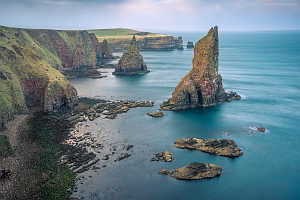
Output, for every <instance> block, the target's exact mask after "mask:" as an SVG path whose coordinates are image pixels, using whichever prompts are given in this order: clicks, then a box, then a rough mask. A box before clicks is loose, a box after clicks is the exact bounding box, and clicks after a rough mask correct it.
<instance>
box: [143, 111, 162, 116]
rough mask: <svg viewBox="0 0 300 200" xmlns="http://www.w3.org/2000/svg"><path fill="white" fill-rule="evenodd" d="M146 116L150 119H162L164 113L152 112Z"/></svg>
mask: <svg viewBox="0 0 300 200" xmlns="http://www.w3.org/2000/svg"><path fill="white" fill-rule="evenodd" d="M147 115H148V116H151V117H163V116H164V113H163V112H153V113H147Z"/></svg>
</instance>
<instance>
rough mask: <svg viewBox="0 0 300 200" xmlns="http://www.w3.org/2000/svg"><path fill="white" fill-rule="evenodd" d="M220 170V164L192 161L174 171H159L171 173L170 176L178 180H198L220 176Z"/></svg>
mask: <svg viewBox="0 0 300 200" xmlns="http://www.w3.org/2000/svg"><path fill="white" fill-rule="evenodd" d="M221 170H222V169H221V167H220V166H217V165H214V164H209V163H200V162H193V163H190V164H188V165H187V166H184V167H181V168H178V169H176V170H175V171H169V170H167V169H162V170H160V172H159V173H160V174H166V175H168V174H171V177H173V178H176V179H180V180H199V179H205V178H214V177H216V176H220V175H221Z"/></svg>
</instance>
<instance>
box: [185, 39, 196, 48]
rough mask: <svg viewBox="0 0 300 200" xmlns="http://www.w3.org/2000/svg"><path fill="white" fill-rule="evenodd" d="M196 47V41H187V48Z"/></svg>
mask: <svg viewBox="0 0 300 200" xmlns="http://www.w3.org/2000/svg"><path fill="white" fill-rule="evenodd" d="M194 47H195V46H194V43H193V42H191V41H188V42H187V45H186V48H188V49H190V48H194Z"/></svg>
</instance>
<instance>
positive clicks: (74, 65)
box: [0, 27, 112, 128]
mask: <svg viewBox="0 0 300 200" xmlns="http://www.w3.org/2000/svg"><path fill="white" fill-rule="evenodd" d="M111 56H112V53H111V50H110V49H109V48H108V44H107V42H103V43H100V42H98V40H97V38H96V36H95V35H94V34H89V33H88V32H87V31H58V30H38V29H18V28H9V27H0V94H1V95H0V128H2V127H3V123H5V122H6V121H8V120H9V119H10V118H11V117H12V116H13V115H14V114H16V113H24V112H26V111H28V109H30V108H34V109H35V110H43V111H51V110H55V109H58V108H61V107H72V106H74V105H75V104H76V103H77V92H76V90H75V88H73V87H72V86H71V85H70V83H69V82H68V80H67V79H66V77H64V75H62V74H61V73H60V72H62V73H65V72H67V71H76V70H80V69H83V68H90V69H91V71H95V69H96V62H97V57H101V58H103V57H111ZM93 73H94V72H93Z"/></svg>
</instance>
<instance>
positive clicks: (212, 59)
mask: <svg viewBox="0 0 300 200" xmlns="http://www.w3.org/2000/svg"><path fill="white" fill-rule="evenodd" d="M192 65H193V68H192V70H191V71H190V72H189V73H188V74H187V75H185V76H184V78H182V79H181V81H180V83H179V84H178V85H177V86H176V89H175V91H174V92H173V93H172V98H171V99H169V100H168V101H167V102H164V103H163V104H161V110H180V109H186V108H195V107H199V106H201V107H209V106H215V105H216V104H217V103H220V102H224V101H232V100H239V99H241V96H240V95H238V94H236V93H235V92H226V91H225V90H224V88H223V84H222V76H221V75H220V74H219V36H218V27H217V26H215V27H213V28H211V29H210V30H209V32H208V34H207V35H206V36H205V37H203V38H202V39H200V40H199V41H198V42H197V43H196V45H195V48H194V57H193V64H192Z"/></svg>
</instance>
